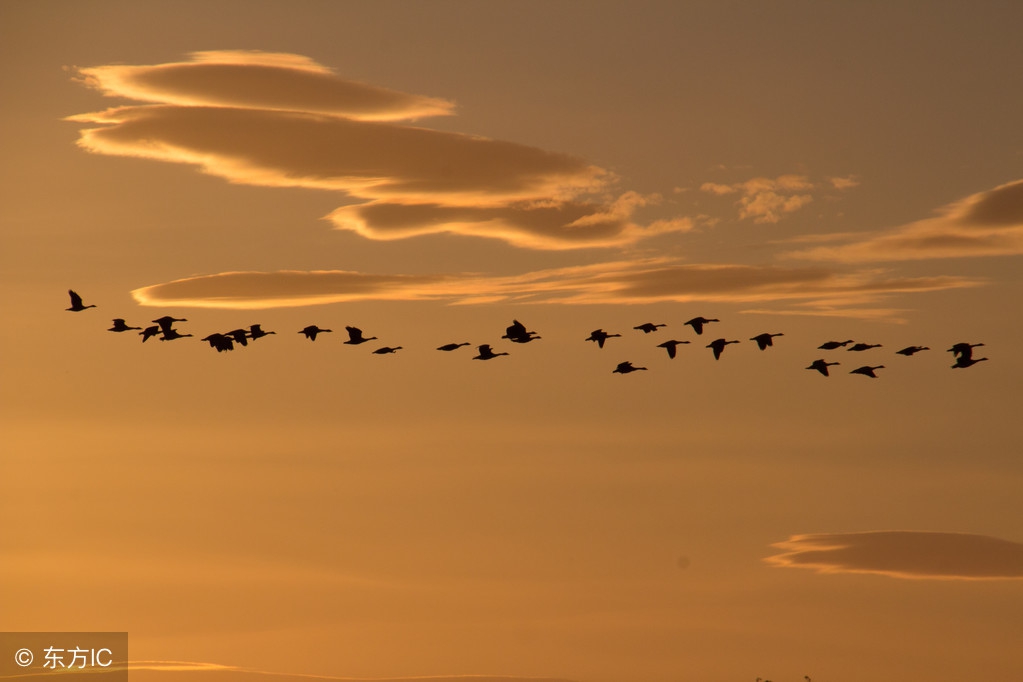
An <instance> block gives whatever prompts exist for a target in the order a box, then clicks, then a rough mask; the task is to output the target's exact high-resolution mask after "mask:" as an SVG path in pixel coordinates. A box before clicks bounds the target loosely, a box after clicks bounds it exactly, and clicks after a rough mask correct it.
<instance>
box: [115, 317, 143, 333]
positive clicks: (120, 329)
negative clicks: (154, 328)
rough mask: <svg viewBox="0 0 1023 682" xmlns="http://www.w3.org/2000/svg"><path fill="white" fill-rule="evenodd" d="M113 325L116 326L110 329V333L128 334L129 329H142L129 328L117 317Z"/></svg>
mask: <svg viewBox="0 0 1023 682" xmlns="http://www.w3.org/2000/svg"><path fill="white" fill-rule="evenodd" d="M112 324H113V325H114V326H113V327H111V328H110V329H108V330H107V331H108V332H126V331H128V330H129V329H142V327H129V326H128V325H127V324H125V322H124V320H123V319H122V318H120V317H115V318H114V321H113V323H112Z"/></svg>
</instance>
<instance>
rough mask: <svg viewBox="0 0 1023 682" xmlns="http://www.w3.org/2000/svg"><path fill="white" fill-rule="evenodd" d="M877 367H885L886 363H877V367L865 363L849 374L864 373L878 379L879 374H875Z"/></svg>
mask: <svg viewBox="0 0 1023 682" xmlns="http://www.w3.org/2000/svg"><path fill="white" fill-rule="evenodd" d="M875 369H884V365H877V366H876V367H871V366H870V365H863V367H857V368H856V369H854V370H852V371H851V372H849V374H862V375H863V376H865V377H870V378H871V379H876V378H877V375H876V374H874V370H875Z"/></svg>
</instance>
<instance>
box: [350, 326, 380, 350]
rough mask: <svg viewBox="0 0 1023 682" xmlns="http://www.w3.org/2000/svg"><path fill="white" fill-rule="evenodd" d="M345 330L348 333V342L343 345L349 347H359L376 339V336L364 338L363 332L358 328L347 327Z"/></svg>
mask: <svg viewBox="0 0 1023 682" xmlns="http://www.w3.org/2000/svg"><path fill="white" fill-rule="evenodd" d="M345 330H346V331H347V332H348V340H347V341H342V343H346V344H348V345H349V346H358V345H359V344H360V343H366V342H367V341H372V340H373V339H375V338H376V337H375V336H363V335H362V330H361V329H359V328H358V327H345Z"/></svg>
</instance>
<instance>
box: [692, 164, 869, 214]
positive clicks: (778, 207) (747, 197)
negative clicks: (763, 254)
mask: <svg viewBox="0 0 1023 682" xmlns="http://www.w3.org/2000/svg"><path fill="white" fill-rule="evenodd" d="M829 183H830V184H831V186H832V188H833V189H847V188H849V187H855V186H856V183H855V181H853V180H851V179H849V178H829ZM816 187H817V185H816V184H815V183H813V182H811V181H810V180H809V178H807V177H806V176H805V175H779V176H778V177H776V178H763V177H759V178H753V179H751V180H746V181H744V182H736V183H733V184H720V183H716V182H705V183H703V184H702V185H700V191H702V192H706V193H708V194H714V195H717V196H725V195H728V194H736V193H738V194H741V195H742V196H740V197H739V199H738V201H736V202H735V203H736V205H737V206H738V207H739V218H740V219H741V220H742V219H746V218H752V219H753V222H755V223H776V222H778V221H779V220H781V218H782V216H783V215H784V214H787V213H794V212H796V211H798V210H799V209H801V208H802V207H803V206H806V205H807V204H809V203H810V202H811V201H813V196H812V195H810V194H807V193H806V192H809V191H810V190H813V189H815V188H816ZM797 192H803V193H802V194H797Z"/></svg>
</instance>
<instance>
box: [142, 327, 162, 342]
mask: <svg viewBox="0 0 1023 682" xmlns="http://www.w3.org/2000/svg"><path fill="white" fill-rule="evenodd" d="M159 333H160V325H158V324H154V325H153V326H152V327H146V328H145V329H143V330H142V331H140V332H139V336H141V337H142V343H145V342H146V341H148V340H149V339H151V338H152V337H154V336H156V335H157V334H159Z"/></svg>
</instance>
